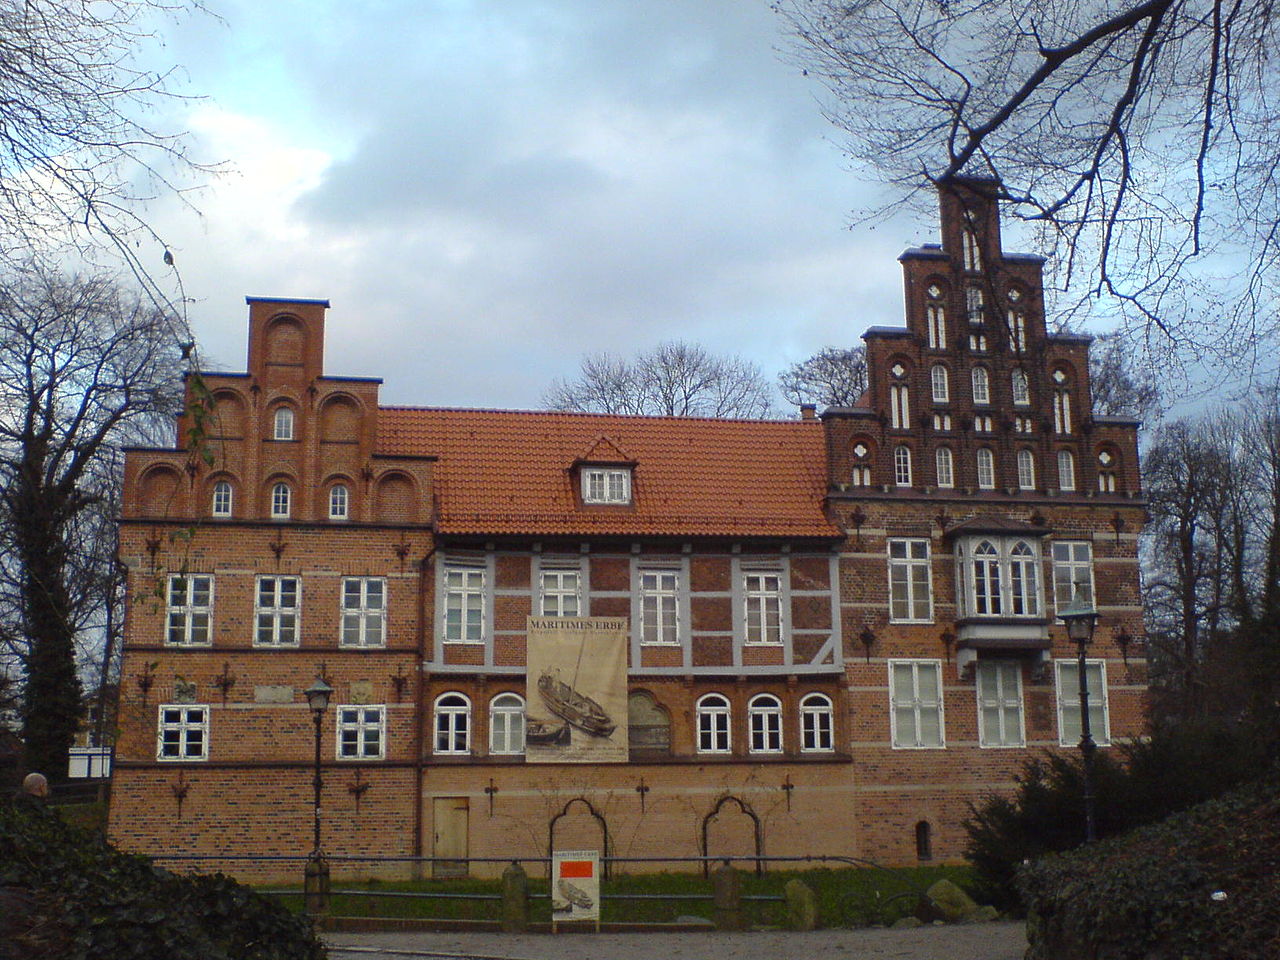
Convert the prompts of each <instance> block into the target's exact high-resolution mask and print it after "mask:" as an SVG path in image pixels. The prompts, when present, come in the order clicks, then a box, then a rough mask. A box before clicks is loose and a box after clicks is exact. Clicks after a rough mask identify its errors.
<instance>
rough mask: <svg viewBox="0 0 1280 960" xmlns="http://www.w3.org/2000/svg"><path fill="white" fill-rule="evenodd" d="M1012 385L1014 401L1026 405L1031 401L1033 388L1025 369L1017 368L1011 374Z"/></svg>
mask: <svg viewBox="0 0 1280 960" xmlns="http://www.w3.org/2000/svg"><path fill="white" fill-rule="evenodd" d="M1009 379H1010V386H1011V388H1012V391H1013V402H1014V403H1016V404H1018V405H1020V406H1021V405H1025V404H1028V403H1030V402H1031V389H1030V387H1029V386H1028V385H1027V373H1026V371H1025V370H1015V371H1013V373H1012V374H1010V377H1009Z"/></svg>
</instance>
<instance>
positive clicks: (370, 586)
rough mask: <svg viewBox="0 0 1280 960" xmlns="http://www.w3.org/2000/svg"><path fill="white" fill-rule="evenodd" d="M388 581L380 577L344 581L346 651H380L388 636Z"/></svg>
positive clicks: (352, 578) (355, 578) (343, 634)
mask: <svg viewBox="0 0 1280 960" xmlns="http://www.w3.org/2000/svg"><path fill="white" fill-rule="evenodd" d="M386 626H387V581H386V580H384V579H382V578H381V577H344V578H343V580H342V639H341V643H342V646H344V647H381V646H382V645H383V644H384V643H386V635H387V629H386Z"/></svg>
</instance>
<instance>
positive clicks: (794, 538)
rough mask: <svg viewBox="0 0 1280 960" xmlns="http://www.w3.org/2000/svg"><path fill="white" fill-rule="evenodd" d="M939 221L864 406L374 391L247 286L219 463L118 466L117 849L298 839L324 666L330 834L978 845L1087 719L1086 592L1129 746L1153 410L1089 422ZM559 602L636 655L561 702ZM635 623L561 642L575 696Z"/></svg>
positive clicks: (226, 384) (1058, 345) (1036, 310)
mask: <svg viewBox="0 0 1280 960" xmlns="http://www.w3.org/2000/svg"><path fill="white" fill-rule="evenodd" d="M941 209H942V243H941V244H936V245H926V246H924V247H921V248H917V249H911V250H908V251H907V252H906V253H904V254H903V255H902V257H901V261H902V264H903V270H904V274H905V285H906V296H905V304H906V315H907V324H906V326H905V327H900V328H899V327H893V328H886V327H876V328H872V329H871V330H869V331H868V332H867V333H866V334H865V340H866V343H867V359H868V368H869V379H870V387H869V389H868V391H867V393H866V395H865V397H864V398H863V400H862V402H861V403H860V404H859V405H858V406H856V407H851V408H838V409H828V410H826V411H825V412H823V413H822V415H821V417H818V416H816V415H815V413H814V411H813V410H812V409H807V410H805V411H804V415H803V416H802V417H801V418H800V419H797V420H790V421H732V420H704V419H693V418H687V419H685V418H651V417H622V416H604V415H592V414H568V413H554V412H523V411H500V410H456V409H421V408H399V407H383V406H380V405H379V403H378V386H379V384H378V381H376V380H369V379H356V378H345V377H333V376H326V375H325V374H324V371H323V363H322V356H323V348H324V321H325V310H326V308H327V306H328V305H327V303H324V302H320V301H297V300H272V299H252V298H251V299H250V300H249V351H248V370H247V372H246V373H243V374H225V373H218V374H205V375H204V376H203V378H201V379H198V380H197V379H192V380H190V381H189V383H188V389H189V394H190V395H191V397H192V399H193V400H197V401H201V400H203V401H206V406H207V408H208V410H209V413H208V415H207V416H203V415H201V416H193V415H192V414H190V413H188V415H187V416H186V417H185V418H184V419H183V420H182V421H181V422H180V423H179V425H178V436H179V437H182V438H186V439H189V438H191V437H192V436H194V437H195V438H196V440H197V443H196V444H195V452H194V453H190V452H188V451H187V450H185V449H182V448H174V449H136V450H131V451H130V452H129V454H128V457H127V461H126V477H125V515H124V518H123V520H122V522H121V538H120V554H121V557H122V559H123V560H124V562H125V563H126V564H127V566H128V569H129V577H130V591H129V595H130V598H131V603H130V608H129V611H128V621H127V643H126V647H125V661H124V671H123V679H122V682H121V703H120V715H121V734H120V737H119V740H118V745H117V753H116V770H115V785H114V790H113V803H112V809H111V819H110V831H111V834H112V836H113V837H114V838H115V839H116V840H117V841H118V842H120V843H121V844H123V845H124V846H125V847H127V848H131V849H137V850H142V851H148V852H157V853H158V852H167V853H196V854H215V853H216V854H282V855H289V854H305V853H307V852H308V851H309V850H310V842H311V841H310V836H311V834H310V828H311V817H312V802H311V789H312V788H311V775H312V770H311V767H312V749H313V727H312V721H311V717H310V714H309V712H308V709H307V705H306V701H305V698H304V697H303V693H302V691H303V690H304V689H305V688H306V687H307V686H308V685H310V684H311V682H312V681H313V679H314V678H315V677H316V676H317V674H322V675H323V676H324V677H325V679H326V680H327V681H328V682H329V683H330V684H331V685H332V686H333V687H334V688H335V693H334V697H333V704H332V705H331V707H330V709H329V711H328V714H327V715H326V717H325V721H324V724H325V725H324V728H323V746H322V749H323V756H324V777H325V794H324V801H323V812H324V822H325V847H326V849H327V850H328V851H329V852H330V853H335V854H350V855H361V856H412V855H421V856H437V857H442V858H464V857H472V858H483V857H495V858H501V857H511V856H539V855H544V854H545V853H546V852H547V850H548V847H549V845H552V844H554V845H555V846H556V847H570V846H571V847H593V848H599V847H601V846H602V845H604V837H603V835H602V834H603V832H604V831H605V830H607V834H608V841H607V846H608V849H609V852H610V853H613V854H615V855H618V856H634V857H663V856H670V857H679V856H696V855H700V854H704V853H706V854H713V855H714V854H726V853H736V854H751V853H753V852H757V851H758V852H762V853H764V854H765V855H773V856H786V855H804V854H811V853H825V854H843V855H848V856H856V857H862V858H869V859H874V860H878V861H881V862H886V863H913V862H916V861H917V860H919V859H928V858H939V859H944V858H946V859H949V858H955V857H957V856H958V855H959V852H960V849H961V845H962V841H963V834H962V830H961V827H960V823H961V821H962V820H963V819H964V817H965V815H966V812H967V809H968V805H969V804H970V803H971V802H972V801H974V800H976V799H978V798H980V797H982V796H984V795H987V794H989V793H991V792H993V791H999V790H1002V789H1007V788H1008V786H1009V785H1010V783H1011V780H1012V777H1013V775H1014V774H1015V772H1016V771H1017V769H1018V768H1019V767H1020V765H1021V764H1022V763H1023V761H1024V760H1025V759H1026V758H1027V757H1028V756H1029V755H1030V754H1031V753H1032V752H1034V751H1036V750H1038V749H1041V748H1046V747H1056V746H1059V745H1062V746H1068V747H1071V746H1074V744H1075V743H1076V742H1077V740H1078V738H1079V728H1080V704H1079V700H1078V697H1077V694H1076V691H1077V674H1076V669H1077V668H1076V664H1075V660H1074V659H1073V654H1074V647H1072V646H1071V645H1070V644H1069V643H1068V642H1067V640H1066V637H1065V633H1064V630H1063V627H1062V625H1061V624H1060V623H1058V622H1056V621H1055V610H1056V609H1057V608H1059V607H1061V606H1062V605H1063V604H1065V603H1067V602H1069V601H1070V600H1071V598H1072V596H1073V595H1074V594H1075V593H1076V592H1077V591H1079V592H1081V593H1082V595H1083V596H1084V598H1085V599H1087V600H1091V601H1093V602H1094V603H1095V604H1096V606H1097V608H1098V610H1099V611H1100V613H1101V614H1102V621H1101V625H1100V627H1099V629H1098V633H1097V638H1096V641H1095V643H1094V646H1093V647H1092V648H1091V658H1092V659H1091V660H1090V663H1089V667H1088V669H1089V673H1090V681H1091V690H1093V691H1095V692H1096V693H1101V694H1102V695H1101V696H1099V697H1097V698H1096V699H1092V698H1091V710H1090V712H1091V719H1092V721H1093V722H1092V727H1093V731H1094V735H1095V738H1096V739H1097V740H1098V741H1099V742H1100V743H1101V744H1104V745H1105V744H1107V743H1109V742H1111V741H1113V740H1115V739H1117V738H1122V737H1128V736H1133V735H1137V734H1140V733H1141V732H1142V730H1143V712H1144V697H1145V667H1144V664H1143V663H1142V661H1141V660H1140V659H1138V658H1136V657H1134V656H1130V655H1129V654H1130V653H1131V651H1130V650H1129V649H1128V647H1127V645H1126V644H1125V640H1126V639H1127V638H1128V637H1129V636H1132V635H1137V634H1139V633H1140V632H1141V604H1140V598H1139V578H1138V565H1137V558H1136V548H1137V535H1138V532H1139V530H1140V527H1141V524H1142V519H1143V501H1142V499H1141V492H1140V489H1139V480H1138V464H1137V443H1136V431H1137V424H1136V423H1135V422H1134V421H1131V420H1122V419H1118V418H1104V417H1096V416H1092V415H1091V413H1090V410H1091V406H1090V385H1089V370H1088V349H1089V340H1088V338H1086V337H1078V336H1066V335H1053V334H1049V333H1048V332H1047V331H1046V326H1045V319H1044V314H1043V306H1042V286H1041V266H1042V261H1041V260H1040V259H1039V258H1037V257H1031V256H1026V255H1018V254H1007V253H1004V252H1003V251H1002V249H1001V244H1000V235H999V219H998V210H997V207H996V204H995V202H994V201H993V200H991V199H990V192H989V184H986V183H984V182H982V181H967V182H964V183H961V184H957V185H955V186H954V187H953V188H951V189H950V190H949V191H944V192H943V193H942V203H941ZM189 409H191V408H190V407H189ZM575 617H577V618H591V619H590V621H586V620H583V621H570V620H568V619H563V618H575ZM571 622H577V623H580V624H584V626H583V629H584V630H585V629H587V627H588V626H590V627H591V628H592V629H595V627H601V625H603V627H610V628H616V630H615V633H616V637H617V644H618V647H617V650H618V652H619V657H620V658H621V660H620V662H621V663H622V664H623V666H622V668H621V670H620V671H619V673H618V679H617V684H616V687H617V689H616V690H614V689H612V688H610V687H609V686H608V684H604V685H603V686H598V690H599V692H598V693H597V694H596V695H595V699H592V698H590V697H587V698H586V699H583V698H582V697H579V698H578V700H577V701H576V702H577V703H578V705H579V706H578V707H577V708H569V709H566V707H565V704H564V698H565V697H568V698H569V699H571V700H572V699H573V696H574V695H573V694H564V696H562V697H560V700H559V706H557V700H556V699H555V698H554V697H552V696H551V695H550V694H548V693H544V691H545V690H547V689H549V688H546V687H544V686H542V684H541V683H538V682H536V681H537V680H538V678H535V677H533V676H532V675H531V674H532V673H533V672H534V671H533V670H532V668H531V667H530V666H529V665H530V664H531V663H532V661H533V659H534V658H535V656H537V657H541V656H543V651H544V646H543V645H544V634H546V631H547V630H551V631H552V633H555V630H556V629H557V628H558V627H559V626H560V625H563V624H569V623H571ZM603 627H602V629H603ZM547 635H550V634H547ZM555 635H556V636H560V634H558V633H555ZM614 635H615V634H614V633H600V634H590V635H589V637H586V638H583V639H580V640H573V639H572V637H571V638H570V639H569V640H563V641H561V642H562V643H567V644H569V646H567V647H564V648H563V649H565V650H568V651H569V653H568V654H567V655H563V656H562V658H561V660H560V661H557V667H556V670H559V671H560V672H561V673H562V674H563V675H564V676H566V677H568V676H570V675H571V679H569V680H567V681H566V683H565V684H564V689H569V688H571V687H575V686H576V687H580V688H581V689H583V690H585V689H587V684H588V681H589V680H591V679H592V678H589V677H587V676H586V674H585V672H584V671H583V670H582V663H583V657H584V655H585V656H586V657H587V659H588V662H594V661H592V660H591V659H590V658H591V657H592V656H594V655H595V654H596V653H597V652H598V651H597V646H598V645H603V644H605V643H606V640H607V638H608V637H611V636H614ZM1117 638H1119V640H1120V642H1119V643H1117ZM609 642H613V641H609ZM575 643H576V644H577V646H576V647H575V646H573V644H575ZM546 649H552V650H553V652H554V650H559V649H561V648H546ZM574 650H576V662H575V661H574V653H573V651H574ZM557 655H559V654H557ZM539 669H541V668H539ZM550 672H555V671H550ZM595 679H597V680H598V678H595ZM601 682H602V683H603V681H601ZM593 689H596V688H593ZM615 693H616V695H617V700H616V703H615V702H614V701H613V700H610V699H609V698H610V697H612V696H613V695H614V694H615ZM584 703H585V704H587V706H585V707H583V706H582V704H584ZM597 708H598V710H597ZM593 710H595V711H597V712H598V713H599V717H597V718H596V719H595V720H590V719H589V718H587V719H585V720H584V717H583V714H584V712H585V713H591V712H592V711H593ZM526 714H528V716H526ZM535 714H538V715H539V716H538V717H537V718H536V719H535V716H534V715H535ZM551 714H557V716H552V715H551ZM624 714H625V717H624ZM566 717H567V718H568V720H567V722H566V721H565V718H566ZM601 717H602V718H604V719H600V718H601ZM606 721H607V722H606ZM526 734H527V735H528V740H527V742H526ZM571 741H572V744H573V745H574V746H572V747H570V746H568V745H569V744H570V742H571ZM602 744H608V745H612V747H613V748H616V750H617V751H620V752H615V753H603V754H592V753H591V752H590V751H591V750H593V749H596V748H597V747H598V746H600V745H602ZM561 745H563V746H561ZM584 750H585V751H586V752H581V751H584ZM557 751H560V752H557ZM601 757H606V758H607V760H604V761H602V760H600V758H601ZM457 868H458V865H457V864H456V863H451V862H446V863H438V864H436V865H435V869H436V870H437V872H447V871H449V870H451V869H457ZM293 869H294V868H292V867H291V868H290V870H293ZM371 869H372V868H371V867H365V868H360V869H359V870H358V872H369V871H370V870H371ZM478 869H482V870H483V869H485V868H483V867H481V868H478ZM383 872H385V868H383Z"/></svg>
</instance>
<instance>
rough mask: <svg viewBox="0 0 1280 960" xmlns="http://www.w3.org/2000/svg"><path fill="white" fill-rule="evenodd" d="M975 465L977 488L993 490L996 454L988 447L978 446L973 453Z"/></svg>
mask: <svg viewBox="0 0 1280 960" xmlns="http://www.w3.org/2000/svg"><path fill="white" fill-rule="evenodd" d="M973 459H974V462H975V463H976V465H977V476H978V489H980V490H994V489H995V488H996V456H995V454H994V453H992V452H991V448H990V447H979V448H978V449H977V450H975V451H974V454H973Z"/></svg>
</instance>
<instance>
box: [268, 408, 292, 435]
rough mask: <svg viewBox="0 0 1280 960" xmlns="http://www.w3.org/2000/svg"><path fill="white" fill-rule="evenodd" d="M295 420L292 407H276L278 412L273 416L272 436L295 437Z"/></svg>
mask: <svg viewBox="0 0 1280 960" xmlns="http://www.w3.org/2000/svg"><path fill="white" fill-rule="evenodd" d="M293 421H294V415H293V408H292V407H276V412H275V414H273V416H272V425H271V436H272V438H273V439H275V440H292V439H294V431H293Z"/></svg>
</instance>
